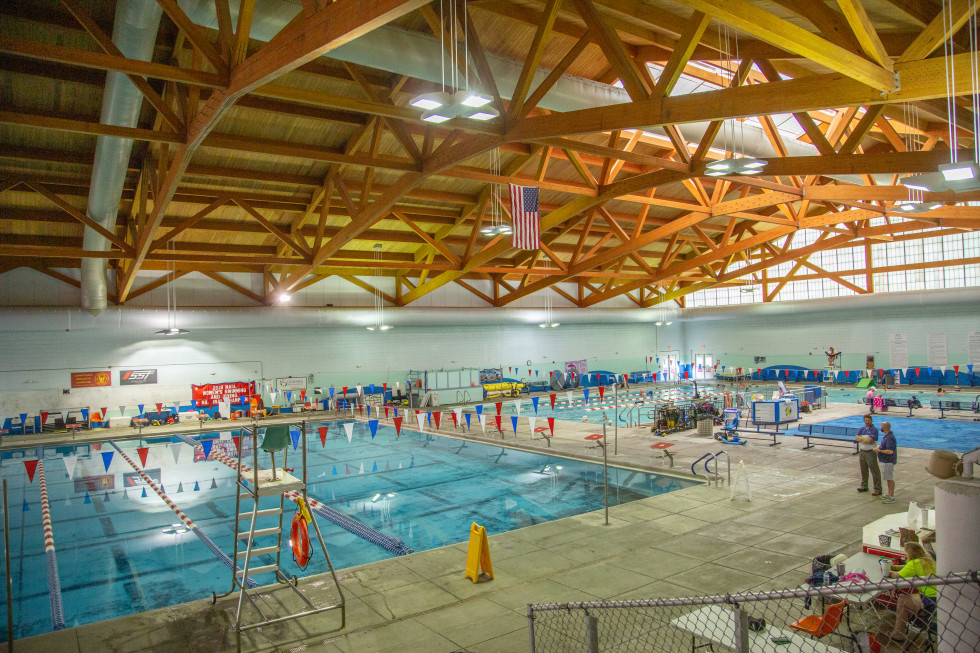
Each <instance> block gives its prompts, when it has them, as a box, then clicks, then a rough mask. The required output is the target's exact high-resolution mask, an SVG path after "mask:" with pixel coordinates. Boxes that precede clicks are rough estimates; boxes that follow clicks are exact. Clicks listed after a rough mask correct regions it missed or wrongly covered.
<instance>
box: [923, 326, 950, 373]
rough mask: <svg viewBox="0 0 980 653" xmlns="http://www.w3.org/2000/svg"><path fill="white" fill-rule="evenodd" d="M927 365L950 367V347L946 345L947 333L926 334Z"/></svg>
mask: <svg viewBox="0 0 980 653" xmlns="http://www.w3.org/2000/svg"><path fill="white" fill-rule="evenodd" d="M926 365H928V366H929V367H943V366H946V365H949V347H947V345H946V332H945V331H943V332H938V331H937V332H934V333H927V334H926Z"/></svg>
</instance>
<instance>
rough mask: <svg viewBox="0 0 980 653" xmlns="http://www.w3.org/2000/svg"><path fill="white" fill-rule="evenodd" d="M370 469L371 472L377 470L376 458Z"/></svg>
mask: <svg viewBox="0 0 980 653" xmlns="http://www.w3.org/2000/svg"><path fill="white" fill-rule="evenodd" d="M371 471H372V472H376V471H378V461H377V460H375V461H374V465H373V466H372V467H371Z"/></svg>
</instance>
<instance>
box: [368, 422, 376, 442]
mask: <svg viewBox="0 0 980 653" xmlns="http://www.w3.org/2000/svg"><path fill="white" fill-rule="evenodd" d="M368 427H369V428H370V429H371V439H372V440H373V439H374V436H376V435H377V434H378V420H376V419H372V420H371V421H369V422H368Z"/></svg>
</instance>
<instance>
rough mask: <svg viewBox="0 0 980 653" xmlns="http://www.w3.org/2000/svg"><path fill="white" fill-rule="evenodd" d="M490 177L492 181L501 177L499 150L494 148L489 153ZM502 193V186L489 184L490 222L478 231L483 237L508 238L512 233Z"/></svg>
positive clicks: (495, 182)
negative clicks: (506, 217) (505, 213)
mask: <svg viewBox="0 0 980 653" xmlns="http://www.w3.org/2000/svg"><path fill="white" fill-rule="evenodd" d="M490 175H491V176H492V177H493V178H494V179H499V178H500V177H501V175H502V173H501V168H500V150H499V149H497V148H494V149H492V150H491V151H490ZM502 192H503V185H502V184H500V183H499V182H497V181H493V182H491V183H490V200H489V202H490V222H489V224H487V225H485V226H484V227H482V228H481V229H480V233H481V234H483V235H484V236H489V237H491V238H493V237H494V236H509V235H511V234H512V233H514V229H513V227H511V225H510V223H509V222H506V219H505V216H504V208H503V204H502V203H501V200H500V194H501V193H502Z"/></svg>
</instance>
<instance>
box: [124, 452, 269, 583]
mask: <svg viewBox="0 0 980 653" xmlns="http://www.w3.org/2000/svg"><path fill="white" fill-rule="evenodd" d="M109 444H111V445H112V447H113V448H114V449H115V450H116V451H118V452H119V455H120V456H122V457H123V459H124V460H125V461H126V462H127V463H129V466H130V467H132V468H133V469H134V470H135V471H136V473H137V474H139V476H140V478H141V479H143V482H144V483H146V484H147V485H148V486H149V487H150V488H151V489H152V490H153V491H154V492H156V493H157V495H158V496H159V497H160V498H161V499H163V501H164V503H166V504H167V506H169V507H170V509H171V510H173V511H174V514H176V515H177V516H178V517H179V518H180V521H182V522H184V525H185V526H187V528H188V529H190V531H191V532H193V533H194V535H196V536H197V538H198V539H199V540H201V542H203V543H204V546H206V547H208V548H209V549H210V550H211V553H213V554H214V556H215V557H216V558H218V560H220V561H221V562H222V563H223V564H224V565H225V566H226V567H228V569H231V570H232V571H235V572H239V571H241V568H240V567H238V566H237V565H236V564H235V563H234V562H232V559H231V557H230V556H229V555H228V554H227V553H225V552H224V551H222V550H221V549H219V548H218V545H217V544H215V543H214V542H213V541H212V540H211V538H210V537H208V536H207V535H205V534H204V531H202V530H201V529H200V528H198V527H197V525H196V524H195V523H194V522H193V521H191V518H190V517H188V516H187V515H185V514H184V512H183V511H182V510H181V509H180V508H178V507H177V505H176V504H175V503H174V502H173V501H171V500H170V497H168V496H167V495H166V494H164V493H163V490H161V489H160V488H159V487H157V484H156V483H155V482H154V481H153V479H152V478H150V477H149V476H147V475H146V474H145V473H143V470H142V469H140V468H139V467H137V466H136V463H134V462H133V460H132V459H131V458H130V457H129V456H127V455H126V454H125V453H123V450H122V449H120V448H119V445H118V444H116V443H115V442H114V441H113V440H109ZM245 586H246V587H248V588H255V587H258V586H259V584H258V583H256V582H255V581H254V580H253V579H252V577H251V576H249V577H248V578H246V579H245Z"/></svg>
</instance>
